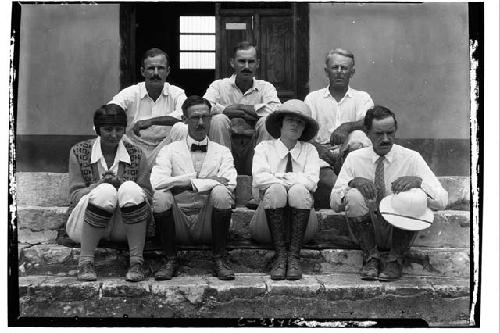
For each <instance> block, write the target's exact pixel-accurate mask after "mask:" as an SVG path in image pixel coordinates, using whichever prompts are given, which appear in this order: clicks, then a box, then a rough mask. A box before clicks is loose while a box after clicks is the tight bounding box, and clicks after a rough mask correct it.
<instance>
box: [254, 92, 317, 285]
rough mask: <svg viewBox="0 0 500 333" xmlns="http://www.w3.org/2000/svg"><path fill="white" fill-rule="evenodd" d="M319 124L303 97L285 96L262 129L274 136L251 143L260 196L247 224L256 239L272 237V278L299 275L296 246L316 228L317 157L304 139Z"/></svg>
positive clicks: (256, 182)
mask: <svg viewBox="0 0 500 333" xmlns="http://www.w3.org/2000/svg"><path fill="white" fill-rule="evenodd" d="M318 128H319V126H318V123H317V122H316V121H315V120H314V119H312V118H311V111H310V109H309V107H308V106H307V105H306V104H305V103H304V102H302V101H300V100H296V99H293V100H289V101H287V102H285V103H283V104H282V105H281V106H280V107H279V109H278V110H276V111H275V112H273V113H272V114H270V115H269V116H268V117H267V120H266V129H267V131H268V132H269V134H271V135H272V136H273V138H274V140H269V141H263V142H261V143H260V144H259V145H257V147H255V155H254V157H253V164H252V176H253V186H254V187H256V188H257V189H258V190H259V192H260V198H261V202H260V204H259V207H258V208H257V211H256V213H255V215H254V218H253V219H252V221H251V224H250V228H251V231H252V237H253V238H254V239H255V240H257V241H260V242H269V241H272V244H273V247H274V250H275V251H276V256H275V260H274V262H273V265H272V269H271V279H273V280H282V279H288V280H298V279H301V278H302V269H301V267H300V250H301V248H302V245H303V243H304V241H305V240H306V241H307V240H309V239H311V238H312V236H313V235H314V233H315V231H317V229H318V221H317V218H316V215H315V212H314V209H312V208H313V206H314V199H313V195H312V193H313V192H314V191H315V190H316V185H317V183H318V180H319V169H320V167H319V165H320V159H319V156H318V153H317V151H316V148H314V146H313V145H312V144H310V143H308V141H309V140H311V139H312V138H313V137H314V136H315V135H316V133H317V132H318ZM287 229H288V230H289V232H287Z"/></svg>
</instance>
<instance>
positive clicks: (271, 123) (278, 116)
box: [266, 99, 319, 141]
mask: <svg viewBox="0 0 500 333" xmlns="http://www.w3.org/2000/svg"><path fill="white" fill-rule="evenodd" d="M284 115H293V116H298V117H300V118H302V119H303V120H304V122H305V126H304V131H303V132H302V135H301V136H300V138H299V140H300V141H309V140H311V139H312V138H314V137H315V136H316V133H318V130H319V125H318V122H317V121H316V120H314V119H313V118H311V109H309V106H307V104H306V103H304V102H302V101H301V100H298V99H290V100H288V101H286V102H285V103H283V104H281V105H280V106H279V108H278V109H277V110H276V111H274V112H273V113H271V114H270V115H268V116H267V119H266V129H267V131H268V132H269V134H271V136H272V137H273V138H275V139H277V138H279V137H280V135H281V124H282V122H281V120H282V118H283V116H284Z"/></svg>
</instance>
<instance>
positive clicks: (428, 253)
mask: <svg viewBox="0 0 500 333" xmlns="http://www.w3.org/2000/svg"><path fill="white" fill-rule="evenodd" d="M228 253H229V260H230V262H231V264H232V266H233V269H234V270H235V272H238V273H267V272H269V269H270V267H271V263H272V260H273V256H274V251H272V250H271V249H268V248H233V247H230V248H229V251H228ZM79 254H80V248H72V247H66V246H62V245H35V246H32V247H29V248H24V249H22V251H21V252H20V255H19V272H20V275H23V276H25V275H34V274H35V275H40V274H42V275H56V276H76V274H77V266H78V256H79ZM385 255H386V253H385V252H384V253H383V258H385ZM144 257H145V260H146V265H147V267H149V269H150V272H156V271H157V270H158V269H159V268H160V267H161V265H162V263H163V259H164V257H163V255H162V252H161V251H159V250H157V251H150V250H148V251H146V252H145V254H144ZM179 258H180V268H179V276H192V275H205V274H210V273H211V272H212V254H211V250H210V249H207V248H205V249H204V248H197V249H189V250H186V249H184V250H181V251H179ZM301 258H302V259H301V261H302V266H303V270H304V273H305V274H330V273H356V272H358V271H359V269H360V268H361V266H362V263H363V258H362V252H361V251H360V250H347V249H321V250H316V249H303V250H302V251H301ZM95 263H96V270H97V273H98V275H99V276H106V277H111V276H114V277H117V276H125V273H126V271H127V268H128V251H127V250H126V249H115V248H99V249H97V251H96V262H95ZM404 274H406V275H410V276H448V277H460V278H468V277H469V275H470V253H469V249H442V248H422V247H412V248H411V250H410V252H409V254H408V255H407V257H406V260H405V264H404Z"/></svg>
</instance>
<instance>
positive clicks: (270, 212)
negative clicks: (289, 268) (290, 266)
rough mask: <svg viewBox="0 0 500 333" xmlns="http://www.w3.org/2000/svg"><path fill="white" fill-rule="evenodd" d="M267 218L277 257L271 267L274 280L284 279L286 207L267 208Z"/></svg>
mask: <svg viewBox="0 0 500 333" xmlns="http://www.w3.org/2000/svg"><path fill="white" fill-rule="evenodd" d="M265 212H266V220H267V225H268V226H269V231H270V232H271V239H272V242H273V247H274V251H276V254H275V259H274V261H273V265H272V268H271V272H270V275H271V279H272V280H284V279H285V277H286V262H287V251H286V243H285V221H284V208H277V209H266V210H265Z"/></svg>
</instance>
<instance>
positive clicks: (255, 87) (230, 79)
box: [229, 74, 259, 93]
mask: <svg viewBox="0 0 500 333" xmlns="http://www.w3.org/2000/svg"><path fill="white" fill-rule="evenodd" d="M229 81H230V82H231V84H232V85H233V86H235V87H236V88H238V86H237V85H236V74H233V75H231V77H230V78H229ZM238 89H239V88H238ZM249 90H259V88H257V86H256V84H255V78H252V87H251V88H250V89H249ZM243 93H246V91H244V92H243Z"/></svg>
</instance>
